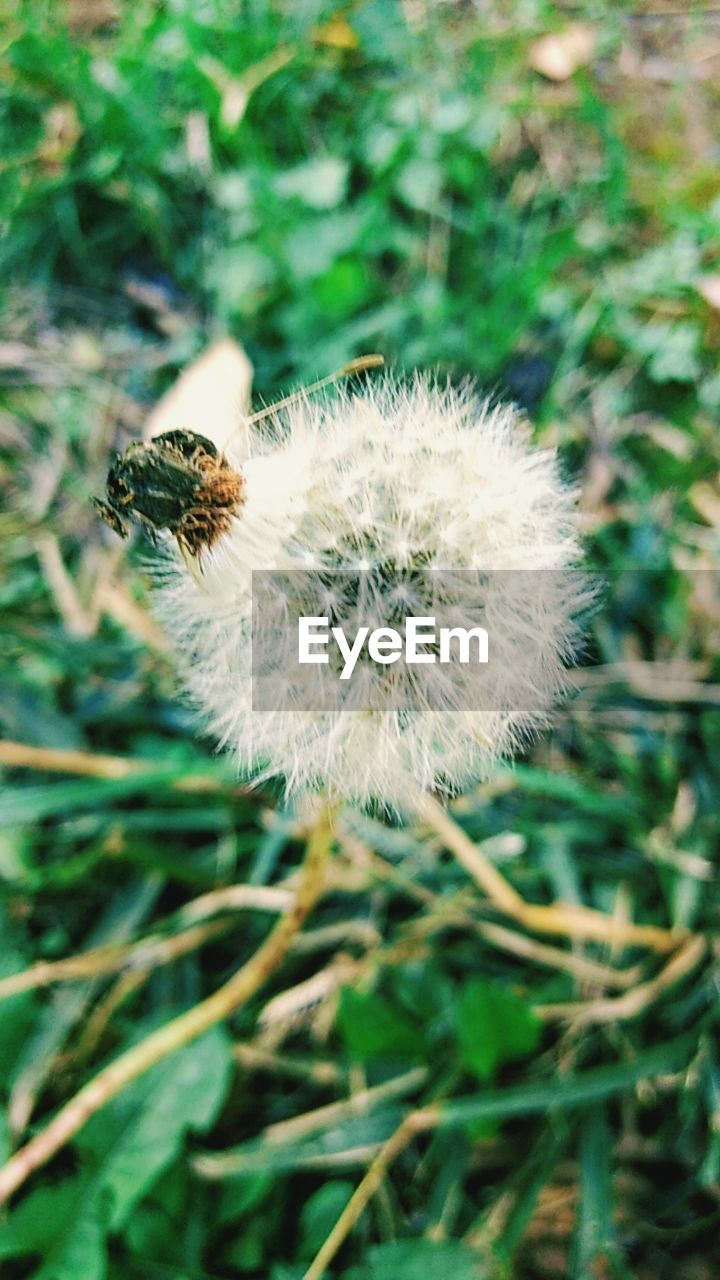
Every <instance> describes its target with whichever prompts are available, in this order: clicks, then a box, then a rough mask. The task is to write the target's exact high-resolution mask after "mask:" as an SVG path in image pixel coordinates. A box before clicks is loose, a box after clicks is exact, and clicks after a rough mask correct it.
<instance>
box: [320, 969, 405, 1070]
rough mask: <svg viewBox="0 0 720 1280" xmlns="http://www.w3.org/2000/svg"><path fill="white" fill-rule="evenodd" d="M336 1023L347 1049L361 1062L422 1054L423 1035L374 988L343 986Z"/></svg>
mask: <svg viewBox="0 0 720 1280" xmlns="http://www.w3.org/2000/svg"><path fill="white" fill-rule="evenodd" d="M337 1026H338V1030H339V1032H340V1034H341V1036H342V1038H343V1040H344V1041H345V1044H346V1046H347V1049H348V1051H349V1052H350V1054H351V1055H352V1056H353V1057H354V1058H358V1059H359V1060H360V1061H361V1062H369V1061H371V1060H372V1059H373V1058H375V1059H380V1060H385V1061H387V1060H392V1061H401V1060H407V1059H415V1058H418V1057H421V1056H422V1053H423V1036H422V1034H421V1032H420V1030H419V1028H418V1027H417V1026H416V1024H415V1023H414V1022H412V1021H411V1020H410V1018H409V1017H408V1016H407V1015H406V1014H405V1013H404V1012H403V1011H402V1009H400V1008H399V1007H398V1006H397V1005H395V1004H391V1003H390V1001H389V1000H386V999H384V997H383V996H380V995H377V994H376V993H375V992H373V991H356V990H354V989H353V988H352V987H345V988H344V990H343V992H342V996H341V998H340V1008H339V1011H338V1017H337Z"/></svg>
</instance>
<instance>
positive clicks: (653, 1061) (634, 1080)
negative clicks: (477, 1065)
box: [438, 1034, 696, 1129]
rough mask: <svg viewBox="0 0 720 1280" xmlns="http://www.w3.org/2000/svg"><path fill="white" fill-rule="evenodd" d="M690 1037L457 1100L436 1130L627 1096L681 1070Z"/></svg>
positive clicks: (442, 1114)
mask: <svg viewBox="0 0 720 1280" xmlns="http://www.w3.org/2000/svg"><path fill="white" fill-rule="evenodd" d="M695 1049H696V1041H695V1038H694V1036H693V1035H692V1034H689V1035H685V1036H679V1037H678V1039H677V1040H671V1041H669V1042H668V1043H667V1044H663V1045H658V1046H657V1047H656V1048H654V1049H648V1050H647V1051H646V1052H645V1053H638V1054H637V1055H636V1056H635V1057H633V1058H632V1059H631V1060H630V1061H628V1062H621V1063H615V1064H613V1065H612V1066H606V1067H593V1068H591V1069H590V1070H589V1071H579V1072H578V1073H577V1074H576V1075H571V1076H567V1077H565V1078H564V1079H563V1078H559V1079H558V1078H554V1079H552V1080H549V1081H545V1082H544V1083H543V1084H537V1085H535V1084H521V1085H517V1086H516V1087H513V1088H512V1089H498V1090H494V1091H493V1092H491V1093H488V1092H486V1093H483V1094H481V1095H480V1096H478V1097H471V1098H458V1099H457V1100H456V1101H453V1102H446V1103H443V1105H442V1107H441V1110H440V1121H439V1125H438V1128H440V1129H446V1128H448V1129H451V1128H454V1127H455V1126H456V1125H465V1124H474V1123H476V1122H477V1121H478V1120H506V1119H508V1118H509V1117H510V1116H529V1115H534V1114H537V1113H538V1112H540V1113H542V1112H544V1111H551V1110H552V1109H553V1108H555V1109H556V1110H558V1111H565V1110H569V1109H570V1108H572V1107H584V1106H592V1105H593V1104H594V1103H597V1102H600V1101H601V1100H602V1099H603V1098H612V1097H613V1096H614V1095H615V1094H618V1093H627V1091H628V1090H630V1089H632V1088H633V1087H634V1086H635V1085H636V1084H638V1082H639V1081H641V1080H648V1079H652V1078H653V1077H654V1076H657V1075H664V1074H665V1073H666V1072H668V1071H673V1070H679V1069H681V1068H683V1069H684V1068H686V1067H687V1065H688V1059H689V1058H690V1056H691V1055H692V1053H694V1052H695Z"/></svg>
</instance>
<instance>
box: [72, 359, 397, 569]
mask: <svg viewBox="0 0 720 1280" xmlns="http://www.w3.org/2000/svg"><path fill="white" fill-rule="evenodd" d="M383 363H384V361H383V357H382V356H378V355H370V356H361V357H360V358H359V359H357V360H353V361H351V362H350V364H347V365H345V366H344V367H343V368H342V369H340V370H338V372H337V373H333V374H331V375H330V376H329V377H328V378H322V379H321V380H320V381H319V382H315V383H313V384H312V386H310V387H308V388H307V389H306V390H305V391H300V392H295V393H293V394H292V395H290V396H286V397H285V399H283V400H280V401H279V402H278V403H277V404H275V405H271V406H270V407H269V408H267V409H263V410H261V411H260V412H259V413H255V414H252V415H251V416H250V417H249V418H246V419H244V424H243V425H245V424H251V423H253V422H257V421H259V420H260V419H262V418H266V417H268V416H269V415H270V414H274V413H275V412H276V411H277V410H278V409H281V408H285V407H286V406H287V405H288V404H291V403H292V402H293V401H294V400H295V399H296V398H297V397H298V396H301V395H306V394H308V393H310V392H313V391H318V390H320V389H321V388H322V387H325V386H327V385H328V384H329V383H331V382H335V381H336V380H337V379H339V378H344V377H351V376H352V375H353V374H356V373H362V372H364V371H365V370H366V369H373V368H377V367H378V366H379V365H381V364H383ZM244 487H245V482H244V479H243V476H242V475H241V474H240V472H239V471H237V470H235V469H234V468H233V467H232V466H231V465H230V463H229V462H228V461H227V458H226V457H225V454H224V452H223V453H221V452H220V451H219V450H218V449H217V448H216V446H215V445H214V444H213V442H212V441H211V440H208V438H207V437H206V436H203V435H199V434H198V433H197V432H195V431H189V430H178V431H166V432H164V433H163V434H162V435H159V436H156V437H155V439H154V440H150V441H148V442H147V443H146V444H142V443H137V442H136V443H134V444H131V445H130V446H129V447H128V448H127V449H126V450H125V451H124V453H120V454H117V455H116V457H115V460H114V462H113V463H112V466H111V467H110V470H109V471H108V477H107V481H106V492H105V497H104V499H101V498H93V500H92V501H93V505H94V507H95V509H96V511H97V512H98V514H99V515H100V516H101V517H102V519H103V520H104V521H105V523H106V524H108V525H109V526H110V528H111V529H113V530H114V531H115V533H118V534H119V535H120V537H121V538H126V537H127V533H128V530H127V523H126V522H127V520H128V519H131V518H132V517H136V518H137V519H138V520H140V521H141V522H142V523H143V524H144V525H145V526H146V527H147V528H148V529H150V530H151V531H152V532H154V533H156V532H159V531H161V530H163V529H167V530H169V532H170V533H172V534H174V535H175V537H176V538H177V540H178V543H179V544H180V546H181V548H182V549H183V550H184V551H187V552H188V553H189V554H190V555H191V556H195V557H198V556H199V555H200V553H201V552H202V551H203V550H204V549H205V548H209V547H212V545H213V544H214V543H215V542H216V541H217V539H218V538H219V537H220V536H221V535H222V534H223V533H226V532H227V531H228V529H229V528H230V525H231V522H232V520H233V517H234V516H236V515H237V514H238V512H239V511H240V509H241V507H242V505H243V501H244V493H243V491H244Z"/></svg>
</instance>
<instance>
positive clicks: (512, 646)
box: [157, 375, 586, 812]
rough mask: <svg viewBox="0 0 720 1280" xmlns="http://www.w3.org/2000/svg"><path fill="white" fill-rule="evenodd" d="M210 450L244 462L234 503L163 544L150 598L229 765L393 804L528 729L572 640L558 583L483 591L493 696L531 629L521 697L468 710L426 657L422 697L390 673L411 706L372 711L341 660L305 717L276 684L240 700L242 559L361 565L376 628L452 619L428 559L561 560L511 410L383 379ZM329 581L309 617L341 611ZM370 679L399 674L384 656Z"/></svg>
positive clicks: (513, 745) (570, 501) (247, 621)
mask: <svg viewBox="0 0 720 1280" xmlns="http://www.w3.org/2000/svg"><path fill="white" fill-rule="evenodd" d="M227 456H228V461H229V462H230V464H231V465H232V466H234V467H236V468H237V469H238V470H240V471H241V472H242V474H243V478H244V494H245V502H244V505H243V507H242V508H241V510H240V511H239V512H238V514H237V516H236V517H234V519H233V522H232V526H231V528H230V530H229V531H228V532H227V533H225V534H224V535H223V536H222V537H221V538H219V539H218V541H217V543H216V544H215V545H214V546H212V547H211V548H209V549H208V550H207V551H206V552H203V554H202V556H201V557H200V558H199V559H197V560H194V559H193V558H191V557H189V556H187V555H183V554H182V553H181V552H180V551H177V550H175V549H174V548H173V549H169V551H168V556H169V559H168V561H167V562H166V564H165V566H164V570H163V581H162V583H160V584H159V587H158V592H157V600H158V609H159V613H160V617H161V620H162V621H163V622H164V625H165V627H166V630H167V633H168V635H169V637H170V639H171V642H172V643H173V645H174V647H175V650H176V653H177V656H178V663H179V668H180V671H181V675H182V678H183V680H184V683H185V686H186V688H187V691H188V693H189V694H190V697H191V699H192V701H193V702H194V704H195V705H196V707H197V708H198V710H199V712H200V714H201V716H202V718H203V720H204V723H205V724H206V726H207V728H208V729H209V730H210V732H211V733H212V734H214V735H215V737H216V738H217V739H218V740H219V741H220V742H221V744H222V745H223V747H224V748H225V749H226V750H228V751H230V752H232V754H233V756H234V757H235V759H236V762H237V764H238V767H239V769H240V771H241V772H242V773H243V774H244V775H245V776H246V777H249V778H254V779H257V780H259V781H260V780H264V779H267V778H269V777H272V776H279V777H281V778H282V779H283V780H284V785H285V787H286V790H287V792H288V794H290V795H294V794H300V793H303V792H307V791H313V790H329V791H330V792H332V793H335V794H338V795H340V796H343V797H346V798H348V799H353V800H355V801H357V802H359V803H361V804H367V803H370V802H379V803H381V804H383V805H385V806H387V807H388V808H389V809H392V810H395V811H398V812H403V811H408V810H412V809H413V807H414V805H415V803H416V801H417V798H418V796H419V795H420V794H421V793H423V792H429V791H440V792H444V793H447V794H450V793H453V792H456V791H458V790H462V789H464V788H466V787H468V786H470V785H472V784H473V783H475V782H476V781H478V780H481V779H484V778H487V777H488V776H489V775H490V774H491V773H492V771H493V769H494V768H495V767H496V765H497V763H498V761H499V760H501V759H502V758H504V757H508V756H510V755H511V754H512V753H513V752H514V751H515V750H517V749H518V747H519V746H520V745H522V744H523V743H524V742H525V741H526V740H527V738H528V737H529V736H530V735H531V734H532V733H533V732H534V731H536V730H537V729H539V728H541V727H543V726H544V724H545V723H546V722H547V719H548V716H549V714H550V712H551V709H552V707H553V704H554V703H555V701H556V699H557V697H558V696H559V695H560V694H561V693H562V691H563V689H564V686H565V683H566V665H567V662H568V660H569V659H570V658H571V656H572V652H573V649H574V646H575V645H576V643H577V640H578V636H579V624H578V616H579V614H580V613H581V612H582V609H583V607H584V604H585V603H586V602H585V601H584V600H583V599H582V598H581V592H580V590H579V589H578V587H577V586H575V587H573V586H572V585H568V586H567V588H566V589H564V591H563V592H562V593H561V594H562V598H559V597H558V589H557V587H556V589H555V592H554V594H551V595H550V596H548V599H547V600H544V599H543V595H542V592H533V593H532V596H531V598H529V599H528V596H527V592H525V593H523V592H522V591H521V590H520V589H518V590H517V591H516V592H515V593H513V590H512V589H510V590H506V589H503V590H502V591H496V592H495V593H494V595H493V594H492V593H490V595H489V596H488V597H487V598H486V599H485V601H484V606H485V612H484V616H483V624H484V625H485V626H487V629H488V632H489V634H490V635H491V636H492V638H493V644H494V645H495V646H496V649H497V650H498V651H499V652H500V654H501V656H502V659H503V661H502V662H501V664H500V666H499V668H498V670H499V675H498V676H497V680H498V681H499V684H498V688H497V700H496V703H495V704H494V705H497V707H498V708H501V707H502V706H503V705H504V703H503V694H504V693H506V692H507V691H506V690H504V688H503V687H502V680H503V679H504V677H503V675H502V671H503V670H504V669H506V670H507V672H508V673H511V672H512V669H513V667H515V668H517V666H518V655H519V654H520V653H521V652H522V650H523V645H524V644H525V641H526V639H527V637H528V636H530V635H533V636H534V637H535V651H536V659H535V661H534V662H533V664H532V665H531V666H530V667H529V668H528V672H527V677H526V678H527V682H528V694H529V701H530V702H531V709H530V708H528V709H527V710H524V709H523V708H522V706H518V707H517V709H514V708H511V709H509V710H508V709H505V710H501V709H498V710H492V709H491V710H482V711H476V710H472V709H470V708H469V706H468V704H467V700H466V699H465V700H464V691H463V686H462V681H460V682H459V681H458V680H457V679H456V678H455V676H454V675H453V673H451V672H450V671H449V670H444V669H442V668H440V667H436V668H434V672H435V674H436V677H437V678H436V680H435V685H434V689H435V694H436V697H437V696H438V691H439V697H440V705H438V704H437V703H434V704H433V705H428V704H427V703H426V702H425V701H424V700H423V692H422V680H421V677H422V675H423V672H422V669H417V670H416V669H413V668H410V667H405V668H404V669H403V673H402V675H400V674H397V676H396V677H395V676H393V678H397V680H404V681H405V682H406V685H408V687H410V686H412V688H411V689H410V692H411V693H412V694H413V695H414V700H411V701H410V702H406V703H404V704H403V706H402V707H400V708H398V706H397V705H394V704H393V705H388V706H379V705H374V706H373V705H371V702H372V699H371V696H370V695H371V693H372V681H373V679H374V678H375V676H374V674H373V671H372V669H371V668H370V667H369V666H367V665H365V666H358V668H357V669H356V672H355V674H354V676H353V682H352V689H351V691H349V692H348V695H347V700H346V702H345V704H344V706H343V708H342V709H341V710H330V711H328V710H317V711H308V710H307V709H306V708H305V707H304V706H303V703H302V698H301V697H300V694H299V692H298V691H296V690H295V689H294V686H293V682H292V680H291V679H290V680H287V681H285V693H286V695H287V696H286V698H285V700H284V703H283V706H282V709H278V710H264V711H258V710H256V709H254V707H253V694H252V678H251V676H252V642H253V640H254V643H255V645H256V647H257V646H258V644H262V643H263V635H262V633H260V634H258V633H257V631H256V632H255V633H253V626H252V614H253V607H252V600H253V580H252V575H253V571H257V570H277V571H290V570H307V569H308V568H312V569H313V570H314V569H317V568H318V567H320V568H321V569H324V570H327V571H328V572H332V573H343V572H345V571H355V572H357V571H358V570H359V569H362V570H364V571H365V577H364V578H363V581H364V582H365V587H364V590H367V591H368V592H369V596H368V599H367V600H366V601H365V602H364V604H365V605H366V613H367V616H368V617H370V616H372V617H374V618H375V619H376V622H375V625H377V626H387V625H393V623H392V621H391V619H392V618H393V617H395V616H396V615H397V613H398V610H402V609H403V608H404V607H406V606H409V607H411V609H412V612H413V613H414V614H415V615H416V616H424V615H433V614H434V613H435V612H436V610H437V608H438V605H439V604H442V605H443V607H444V608H445V609H446V612H447V616H448V617H450V618H451V619H452V618H453V617H456V618H457V625H465V626H468V625H473V618H472V617H469V616H468V610H467V608H463V605H466V604H467V601H463V599H462V598H461V597H458V596H457V587H456V586H454V585H453V581H452V573H451V574H450V575H449V577H447V576H446V573H445V572H444V571H447V570H451V571H452V570H470V569H473V570H478V571H483V572H485V571H488V572H490V571H496V570H525V571H530V570H547V569H560V570H563V569H566V568H570V567H571V566H573V565H575V564H577V563H578V558H579V544H578V538H577V525H576V515H575V494H574V493H573V491H572V490H571V489H570V488H569V487H568V486H566V485H565V484H564V483H563V481H562V479H561V477H560V474H559V470H558V466H557V462H556V459H555V457H554V455H553V453H552V452H551V451H548V450H540V449H537V448H535V447H534V446H533V445H532V443H531V441H530V437H529V431H528V428H527V425H526V424H525V422H524V421H523V419H522V417H521V416H520V415H519V413H518V412H517V411H516V410H515V409H514V408H512V407H509V406H503V405H498V404H493V403H490V402H488V401H487V400H484V399H483V398H482V397H481V396H479V395H478V394H477V392H476V391H475V390H474V389H473V388H472V387H471V386H469V385H467V386H464V387H463V388H461V389H460V390H454V389H452V388H450V387H446V386H440V385H437V384H435V383H434V382H433V381H432V380H431V379H429V378H424V377H420V376H417V377H415V378H414V379H413V380H412V381H410V382H408V383H403V382H399V381H397V380H396V379H394V378H393V377H392V376H391V375H387V376H385V377H382V378H380V379H378V380H377V381H376V382H372V383H368V384H367V385H366V386H365V387H363V389H362V390H360V391H355V390H353V389H349V388H341V389H340V390H336V391H334V392H333V393H331V394H328V395H324V396H322V397H320V396H319V397H316V398H312V399H311V398H305V397H301V398H300V399H299V400H297V401H295V402H294V403H292V404H290V405H289V406H287V407H286V408H285V409H283V410H282V411H280V412H279V413H278V415H277V416H274V417H273V416H271V417H270V418H269V419H267V420H265V421H264V422H263V423H262V424H259V425H258V426H256V427H254V428H253V429H252V431H251V432H249V433H248V434H247V436H246V438H245V439H244V440H243V441H242V442H241V441H240V440H236V441H233V442H231V443H230V445H229V446H228V449H227ZM414 568H417V569H418V570H419V571H421V572H420V573H419V574H418V575H415V576H413V577H412V581H411V583H407V582H401V583H400V584H398V580H397V578H394V579H393V576H392V570H393V569H402V570H405V571H412V570H413V569H414ZM431 569H436V570H438V571H439V572H438V573H437V574H432V573H430V572H429V570H431ZM416 577H417V580H416ZM332 582H333V585H332V588H330V587H326V595H325V596H320V595H316V597H315V599H314V600H313V601H308V608H307V613H308V615H311V614H315V613H316V612H317V609H318V606H319V604H321V603H322V604H323V605H326V606H327V608H328V610H329V611H331V612H333V613H334V614H335V613H336V614H338V615H341V613H342V609H343V608H350V609H352V607H353V606H356V605H357V603H358V602H357V600H355V601H353V600H348V599H343V598H342V596H343V588H342V587H341V586H340V585H338V580H337V579H336V578H333V580H332ZM368 584H369V585H368ZM454 592H455V594H453V593H454ZM370 596H372V598H370ZM453 610H455V614H453ZM538 636H539V642H538ZM265 639H267V640H268V643H269V642H270V641H269V637H265ZM384 671H385V672H386V673H387V671H392V672H393V673H398V672H399V664H398V665H397V666H393V667H392V668H389V667H388V668H384ZM508 678H509V676H508ZM406 692H407V690H406ZM530 694H532V697H531V698H530ZM293 699H296V702H295V703H294V702H293ZM506 701H507V699H506ZM515 702H516V703H517V698H516V699H515Z"/></svg>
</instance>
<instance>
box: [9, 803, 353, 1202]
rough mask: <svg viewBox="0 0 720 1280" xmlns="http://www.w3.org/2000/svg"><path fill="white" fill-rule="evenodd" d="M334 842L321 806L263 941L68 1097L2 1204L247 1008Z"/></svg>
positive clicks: (307, 904) (297, 925)
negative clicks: (176, 1058)
mask: <svg viewBox="0 0 720 1280" xmlns="http://www.w3.org/2000/svg"><path fill="white" fill-rule="evenodd" d="M332 839H333V826H332V815H331V810H330V808H329V806H328V805H327V804H325V806H324V809H323V813H322V815H321V816H320V817H319V819H318V821H317V824H316V826H315V827H314V829H313V831H312V833H311V835H310V839H309V841H308V846H307V852H306V854H305V860H304V862H303V865H302V868H301V872H300V878H299V883H298V887H297V892H296V894H295V899H294V902H293V904H292V906H291V907H290V909H289V910H288V911H287V913H286V914H285V915H283V916H281V918H280V919H279V920H278V922H277V924H276V925H275V926H274V928H273V929H272V930H271V932H270V933H269V934H268V936H267V938H266V939H265V941H264V942H263V943H262V944H261V946H260V947H259V948H258V950H257V951H256V952H255V953H254V955H252V956H251V957H250V959H249V960H248V961H247V962H246V963H245V964H244V965H243V966H242V968H241V969H238V971H237V973H235V974H233V976H232V978H230V979H229V981H228V982H226V983H225V984H224V986H222V987H220V988H219V990H218V991H215V992H214V993H213V994H212V995H211V996H208V997H207V999H205V1000H202V1001H201V1002H200V1003H199V1004H196V1005H194V1007H193V1008H192V1009H188V1011H187V1012H186V1013H182V1014H180V1015H179V1016H178V1017H177V1018H173V1019H172V1021H171V1022H168V1023H166V1024H165V1026H163V1027H159V1028H158V1030H157V1031H154V1032H153V1033H152V1034H151V1035H149V1036H147V1037H146V1038H145V1039H144V1040H142V1041H141V1042H140V1043H139V1044H137V1045H133V1047H132V1048H131V1049H128V1050H127V1051H126V1052H125V1053H123V1054H121V1055H120V1057H119V1058H116V1059H115V1060H114V1062H110V1063H109V1064H108V1066H106V1067H104V1068H103V1070H102V1071H100V1072H98V1074H97V1075H96V1076H94V1077H93V1079H91V1080H89V1081H88V1083H87V1084H86V1085H84V1086H83V1088H82V1089H80V1090H79V1092H78V1093H76V1094H75V1097H74V1098H71V1099H70V1101H69V1102H67V1103H66V1104H65V1106H64V1107H62V1108H61V1109H60V1111H58V1113H57V1115H56V1116H54V1118H53V1119H52V1120H51V1121H50V1123H49V1124H48V1125H47V1126H46V1127H45V1128H44V1129H42V1130H41V1131H40V1132H39V1133H38V1134H36V1136H35V1137H34V1138H32V1139H31V1140H30V1142H28V1143H27V1144H26V1145H25V1146H24V1147H21V1148H20V1150H19V1151H17V1152H16V1153H15V1155H14V1156H12V1158H11V1159H10V1160H8V1162H7V1164H5V1166H4V1167H3V1168H2V1169H0V1204H4V1203H5V1202H6V1201H7V1200H8V1199H9V1197H10V1196H11V1195H13V1193H14V1192H15V1191H17V1190H18V1188H19V1187H21V1186H22V1185H23V1183H24V1182H25V1181H26V1179H27V1178H28V1177H29V1176H30V1174H31V1173H33V1172H34V1170H35V1169H39V1168H40V1167H41V1166H42V1165H44V1164H46V1163H47V1161H48V1160H50V1159H51V1158H52V1156H54V1155H55V1154H56V1153H57V1152H58V1151H59V1150H60V1149H61V1148H62V1147H64V1146H65V1144H66V1143H67V1142H69V1141H70V1140H71V1139H72V1138H73V1137H74V1136H75V1134H76V1133H78V1132H79V1130H80V1129H82V1128H83V1126H84V1125H85V1124H86V1123H87V1121H88V1120H89V1119H90V1117H91V1116H93V1115H95V1113H96V1112H97V1111H100V1110H101V1108H102V1107H104V1106H106V1105H107V1103H108V1102H110V1101H111V1100H112V1099H113V1098H115V1097H117V1095H118V1094H119V1093H120V1092H121V1091H122V1090H123V1089H124V1088H126V1086H127V1085H129V1084H130V1083H131V1082H132V1081H133V1080H136V1079H137V1078H138V1077H139V1076H141V1075H143V1074H144V1073H145V1072H146V1071H149V1070H150V1068H151V1067H154V1066H155V1065H156V1064H157V1063H158V1062H161V1061H162V1060H163V1059H164V1058H166V1057H168V1055H169V1054H171V1053H174V1052H175V1051H176V1050H177V1049H181V1048H184V1046H185V1045H187V1044H190V1043H191V1041H193V1040H196V1039H197V1037H198V1036H201V1035H203V1033H204V1032H205V1031H208V1030H209V1029H210V1028H211V1027H213V1026H215V1025H216V1024H217V1023H218V1022H223V1021H224V1020H225V1019H226V1018H229V1017H230V1015H231V1014H233V1013H234V1012H235V1011H236V1010H237V1009H239V1008H240V1007H241V1005H243V1004H245V1003H246V1001H247V1000H249V999H250V997H251V996H253V995H254V994H255V992H256V991H257V989H258V988H259V987H260V986H262V984H263V983H264V982H265V981H266V980H267V979H268V978H269V977H270V976H271V974H273V973H274V972H275V970H276V969H277V968H278V966H279V965H280V964H281V962H282V960H283V959H284V957H285V955H286V953H287V951H288V948H289V946H290V943H291V942H292V939H293V938H294V936H295V935H296V934H297V933H298V931H299V930H300V929H301V928H302V926H303V924H304V922H305V919H306V917H307V916H308V914H309V912H310V911H311V910H312V908H313V906H314V905H315V903H316V902H317V901H318V898H319V897H320V896H321V894H322V893H323V890H324V888H325V867H326V862H327V857H328V853H329V850H330V846H331V843H332Z"/></svg>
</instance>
